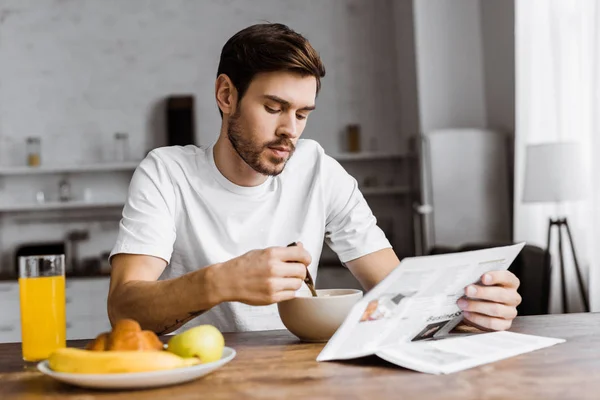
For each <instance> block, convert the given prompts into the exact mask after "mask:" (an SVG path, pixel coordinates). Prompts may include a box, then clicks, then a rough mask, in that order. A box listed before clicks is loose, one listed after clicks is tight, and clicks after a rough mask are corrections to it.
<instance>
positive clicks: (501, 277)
mask: <svg viewBox="0 0 600 400" xmlns="http://www.w3.org/2000/svg"><path fill="white" fill-rule="evenodd" d="M481 282H482V283H483V284H484V285H486V286H490V285H496V286H503V287H508V288H514V289H517V288H518V287H519V285H520V283H521V282H520V281H519V278H517V277H516V276H515V274H513V273H512V272H510V271H490V272H486V273H485V274H483V276H482V277H481Z"/></svg>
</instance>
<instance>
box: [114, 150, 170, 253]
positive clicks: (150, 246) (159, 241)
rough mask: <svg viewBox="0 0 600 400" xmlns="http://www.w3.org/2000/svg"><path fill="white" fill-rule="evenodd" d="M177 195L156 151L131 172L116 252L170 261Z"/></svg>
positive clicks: (115, 246)
mask: <svg viewBox="0 0 600 400" xmlns="http://www.w3.org/2000/svg"><path fill="white" fill-rule="evenodd" d="M175 207H176V197H175V190H174V187H173V183H172V181H171V178H170V175H169V172H168V171H167V168H166V166H165V164H164V162H163V161H162V160H161V159H160V158H159V156H158V154H157V152H156V150H154V151H152V152H150V154H148V156H147V157H146V158H145V159H144V160H143V161H142V162H141V163H140V165H139V166H138V167H137V168H136V170H135V172H134V173H133V177H132V179H131V183H130V185H129V193H128V196H127V200H126V202H125V207H124V208H123V215H122V218H121V221H120V223H119V233H118V236H117V241H116V243H115V245H114V247H113V249H112V251H111V254H110V259H112V257H113V256H114V255H116V254H119V253H127V254H144V255H150V256H155V257H159V258H162V259H164V260H165V261H167V263H168V262H170V259H171V254H172V252H173V244H174V243H175Z"/></svg>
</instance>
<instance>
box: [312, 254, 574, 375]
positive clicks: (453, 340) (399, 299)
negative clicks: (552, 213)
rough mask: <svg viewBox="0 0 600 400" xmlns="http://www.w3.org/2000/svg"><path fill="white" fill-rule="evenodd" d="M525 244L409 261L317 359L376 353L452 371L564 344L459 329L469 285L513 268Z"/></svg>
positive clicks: (358, 308)
mask: <svg viewBox="0 0 600 400" xmlns="http://www.w3.org/2000/svg"><path fill="white" fill-rule="evenodd" d="M524 245H525V244H524V243H520V244H516V245H512V246H506V247H497V248H492V249H486V250H477V251H471V252H464V253H453V254H444V255H436V256H425V257H412V258H405V259H404V260H402V262H401V263H400V265H399V266H398V267H397V268H395V269H394V270H393V271H392V272H391V273H390V274H389V275H388V276H387V277H386V278H385V279H384V280H383V281H381V282H380V283H379V284H378V285H377V286H376V287H374V288H373V289H372V290H371V291H370V292H368V293H367V294H366V295H365V296H364V297H363V299H362V300H361V301H360V302H358V303H357V304H356V305H355V306H354V308H353V309H352V310H351V311H350V313H349V314H348V316H347V317H346V319H345V321H344V323H343V324H342V326H340V328H339V329H338V330H337V332H336V333H335V335H334V336H333V337H332V338H331V339H330V340H329V342H328V343H327V345H326V346H325V348H324V349H323V351H322V352H321V353H320V354H319V356H318V357H317V361H331V360H345V359H351V358H357V357H363V356H368V355H377V356H378V357H380V358H382V359H384V360H387V361H389V362H391V363H394V364H396V365H399V366H402V367H405V368H410V369H413V370H416V371H421V372H426V373H432V374H448V373H452V372H456V371H461V370H464V369H467V368H472V367H475V366H478V365H482V364H487V363H490V362H494V361H498V360H501V359H505V358H508V357H512V356H516V355H519V354H523V353H528V352H531V351H534V350H538V349H541V348H544V347H549V346H552V345H555V344H557V343H562V342H564V340H563V339H553V338H546V337H540V336H532V335H523V334H518V333H513V332H506V331H505V332H490V333H481V331H479V332H480V333H477V334H474V333H475V332H477V330H474V329H472V330H471V331H469V330H468V329H467V330H466V331H465V330H462V331H458V330H457V328H458V326H459V324H460V323H461V322H462V320H463V315H462V311H461V310H460V308H458V306H457V304H456V302H457V300H458V299H459V298H460V297H462V296H464V288H465V287H466V286H467V285H469V284H473V283H476V282H478V281H479V280H480V278H481V276H482V275H483V274H485V273H486V272H490V271H499V270H506V269H508V267H509V266H510V265H511V264H512V262H513V261H514V259H515V258H516V257H517V255H518V254H519V252H520V251H521V250H522V249H523V247H524ZM461 325H462V324H461ZM463 326H464V325H463ZM440 339H443V340H440Z"/></svg>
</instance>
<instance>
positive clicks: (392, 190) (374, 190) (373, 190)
mask: <svg viewBox="0 0 600 400" xmlns="http://www.w3.org/2000/svg"><path fill="white" fill-rule="evenodd" d="M360 191H361V193H362V194H363V196H383V195H388V194H408V193H410V187H408V186H389V187H366V188H362V189H360Z"/></svg>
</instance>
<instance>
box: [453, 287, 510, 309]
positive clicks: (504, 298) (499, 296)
mask: <svg viewBox="0 0 600 400" xmlns="http://www.w3.org/2000/svg"><path fill="white" fill-rule="evenodd" d="M465 295H467V296H468V297H470V298H472V299H478V300H487V301H491V302H494V303H501V304H506V305H509V306H515V307H516V306H518V305H519V304H521V300H522V299H521V296H520V295H519V293H517V291H516V289H514V288H506V287H502V286H480V285H469V286H467V287H466V288H465Z"/></svg>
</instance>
